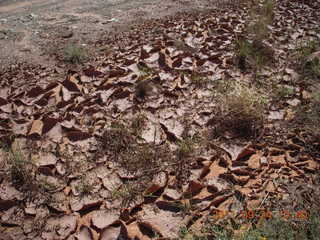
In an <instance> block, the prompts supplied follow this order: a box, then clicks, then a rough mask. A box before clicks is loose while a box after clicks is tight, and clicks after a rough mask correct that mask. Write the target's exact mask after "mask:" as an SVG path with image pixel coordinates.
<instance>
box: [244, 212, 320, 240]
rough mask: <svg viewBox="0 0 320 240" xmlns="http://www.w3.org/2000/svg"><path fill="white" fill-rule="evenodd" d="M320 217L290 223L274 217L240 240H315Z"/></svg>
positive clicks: (313, 216)
mask: <svg viewBox="0 0 320 240" xmlns="http://www.w3.org/2000/svg"><path fill="white" fill-rule="evenodd" d="M319 223H320V216H319V215H318V214H315V213H313V214H311V215H310V216H309V217H308V219H306V220H299V221H292V220H285V219H283V218H281V217H280V216H275V217H274V218H271V219H269V220H265V222H263V223H262V224H261V225H260V226H256V227H255V228H252V229H250V230H249V231H247V232H245V233H243V234H242V236H241V237H240V240H261V239H267V240H292V239H299V240H300V239H301V240H316V239H318V237H319V233H320V227H319Z"/></svg>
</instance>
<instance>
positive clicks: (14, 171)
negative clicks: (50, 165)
mask: <svg viewBox="0 0 320 240" xmlns="http://www.w3.org/2000/svg"><path fill="white" fill-rule="evenodd" d="M8 163H9V166H10V176H11V181H12V183H13V185H14V186H15V187H16V188H17V189H18V190H21V191H29V192H34V191H36V190H37V189H38V186H37V184H35V182H34V179H33V178H34V176H33V164H32V163H31V160H30V159H28V158H27V157H25V156H24V155H23V153H22V152H21V151H20V149H13V148H11V149H10V151H9V152H8Z"/></svg>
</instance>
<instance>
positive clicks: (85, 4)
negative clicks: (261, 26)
mask: <svg viewBox="0 0 320 240" xmlns="http://www.w3.org/2000/svg"><path fill="white" fill-rule="evenodd" d="M209 5H210V3H209V2H208V1H207V0H197V1H191V0H67V1H65V0H22V1H18V0H0V46H1V47H0V64H1V66H6V65H8V64H11V63H12V62H15V61H19V62H21V61H22V62H23V61H26V62H31V63H36V64H37V63H41V64H52V61H54V59H52V57H51V55H52V52H54V51H56V50H57V45H59V44H60V45H61V44H67V43H72V42H77V43H78V44H82V45H87V44H88V43H89V42H92V41H91V40H92V39H97V38H98V37H99V36H100V35H101V33H102V32H111V31H113V30H115V29H117V28H118V27H119V26H127V25H128V23H130V22H132V21H137V20H139V19H150V18H159V17H163V16H165V15H171V14H174V13H176V12H178V11H186V10H192V9H204V8H207V7H208V6H209Z"/></svg>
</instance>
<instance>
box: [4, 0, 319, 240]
mask: <svg viewBox="0 0 320 240" xmlns="http://www.w3.org/2000/svg"><path fill="white" fill-rule="evenodd" d="M228 6H229V5H228ZM249 9H250V8H249V6H248V5H243V6H242V7H239V8H236V7H234V8H232V7H226V8H220V9H210V10H208V11H206V12H196V13H180V14H177V15H175V16H172V17H167V18H164V19H161V20H154V21H146V22H144V23H140V24H139V25H134V26H133V27H132V30H131V31H129V32H127V33H123V34H122V35H116V36H115V37H112V38H111V37H110V38H109V39H104V40H99V41H97V43H96V45H97V46H102V45H106V46H108V50H106V52H105V53H103V55H101V56H99V57H97V58H96V59H95V60H94V61H92V62H91V63H88V64H86V65H85V66H83V67H82V70H80V71H78V70H77V71H75V70H68V71H67V72H65V74H64V75H63V74H62V75H61V77H60V78H59V79H57V78H56V77H52V76H56V75H55V74H56V69H55V68H54V67H53V68H52V69H43V68H41V67H29V66H27V65H24V64H20V65H19V64H17V65H16V66H12V68H11V69H8V70H6V71H4V72H2V73H1V77H0V78H1V88H0V96H1V97H0V135H1V150H0V155H1V156H0V219H1V220H0V223H1V225H0V235H1V236H0V239H39V240H40V239H46V240H49V239H50V240H51V239H69V240H71V239H101V240H107V239H108V240H111V239H182V238H181V229H182V228H185V229H188V230H190V231H191V230H192V231H196V232H201V229H202V228H203V226H204V225H205V224H206V223H208V222H210V221H214V220H216V221H219V220H220V219H217V218H214V216H216V214H217V212H218V211H217V210H225V211H228V213H229V214H230V215H234V216H239V214H240V212H241V211H242V210H243V209H253V208H272V207H274V205H272V204H276V203H277V202H278V203H279V204H280V202H281V204H284V205H285V204H286V203H287V205H290V206H291V207H292V206H293V207H295V204H298V203H296V202H295V199H292V194H290V193H292V192H295V191H298V190H299V189H298V188H297V186H300V185H305V186H307V185H308V184H309V185H310V186H311V185H312V184H314V183H315V177H314V176H315V175H316V174H319V160H320V150H319V141H318V140H319V138H316V137H314V138H312V137H311V136H309V135H308V134H309V132H308V131H306V130H304V129H298V130H297V128H295V127H294V126H293V125H294V124H290V123H291V121H294V120H295V117H296V115H297V114H295V113H296V111H297V109H298V107H299V106H300V105H303V104H304V103H305V102H310V101H311V100H310V99H311V95H312V90H309V88H308V86H307V85H305V84H303V83H301V81H300V80H298V79H300V77H301V74H302V73H301V72H299V70H298V69H297V68H296V67H295V65H294V64H293V63H292V64H291V63H290V62H288V59H289V57H290V56H291V54H292V52H293V50H294V49H295V48H296V45H297V42H299V41H300V40H303V39H309V38H313V39H318V41H319V38H320V29H318V30H319V31H318V32H317V27H318V28H319V19H320V11H319V9H320V2H319V1H312V3H311V2H310V3H308V4H303V5H301V3H300V1H277V2H276V3H275V9H274V16H273V20H272V23H271V24H269V25H268V31H269V32H268V34H269V35H268V36H267V37H266V39H264V40H263V43H264V46H265V47H266V49H268V50H270V54H272V60H271V61H270V63H267V64H266V65H264V66H263V67H261V68H259V71H256V70H257V69H258V67H259V66H257V65H255V64H253V63H252V62H251V61H252V58H249V57H248V58H247V59H246V60H244V61H243V60H241V58H240V59H239V55H238V57H237V56H236V55H237V54H236V51H235V48H236V43H237V42H239V39H243V38H245V37H246V36H247V35H248V34H249V35H248V36H250V33H248V32H247V29H248V24H249V20H250V18H251V17H252V15H251V14H250V11H249ZM240 57H241V55H240ZM243 64H244V65H243ZM319 76H320V74H319ZM318 80H319V78H318ZM273 83H276V86H278V85H277V84H280V83H281V84H285V85H286V86H287V88H288V89H290V91H289V90H288V91H289V92H288V93H287V94H286V95H285V97H284V98H282V99H281V100H278V99H277V98H276V97H274V92H275V90H274V89H273V90H272V89H271V87H274V85H273ZM276 89H278V88H277V87H276ZM311 89H312V88H311ZM239 96H240V97H241V98H240V99H243V101H247V98H246V96H249V97H250V99H249V100H248V101H249V103H248V105H246V106H247V108H246V109H251V110H250V111H248V113H247V114H248V115H245V116H250V117H249V120H248V121H250V123H253V125H254V126H251V125H252V124H251V125H250V126H249V125H248V123H247V120H246V118H244V119H241V121H238V122H236V123H235V124H234V123H233V120H232V118H231V116H234V115H232V114H235V115H236V116H241V117H243V115H241V114H242V113H243V111H239V112H238V113H234V112H233V111H232V110H230V109H231V107H229V105H228V104H229V103H230V101H232V99H233V98H234V97H239ZM236 99H239V98H236ZM238 109H240V105H239V108H238ZM252 109H254V111H253V110H252ZM257 111H259V113H257ZM240 112H241V113H240ZM231 113H232V114H231ZM237 114H238V115H237ZM239 114H240V115H239ZM252 114H254V115H252ZM252 116H254V117H252ZM287 125H290V127H292V128H289V127H288V128H287V127H286V126H287ZM318 137H319V136H318ZM310 139H311V140H310ZM289 183H295V186H296V188H294V189H292V188H291V189H289V188H288V187H287V186H288V184H289ZM299 184H300V185H299ZM309 185H308V186H309ZM311 197H312V196H311Z"/></svg>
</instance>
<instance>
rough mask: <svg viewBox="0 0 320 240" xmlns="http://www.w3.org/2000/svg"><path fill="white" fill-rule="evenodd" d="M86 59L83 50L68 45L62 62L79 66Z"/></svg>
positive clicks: (79, 47)
mask: <svg viewBox="0 0 320 240" xmlns="http://www.w3.org/2000/svg"><path fill="white" fill-rule="evenodd" d="M86 59H87V53H86V51H85V49H84V48H83V47H81V46H78V45H68V46H67V47H66V48H65V49H64V60H65V61H66V62H69V63H72V64H80V63H82V62H83V61H85V60H86Z"/></svg>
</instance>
